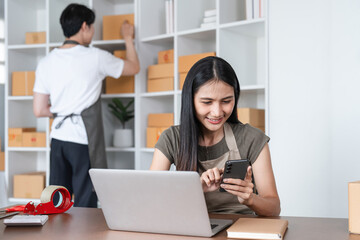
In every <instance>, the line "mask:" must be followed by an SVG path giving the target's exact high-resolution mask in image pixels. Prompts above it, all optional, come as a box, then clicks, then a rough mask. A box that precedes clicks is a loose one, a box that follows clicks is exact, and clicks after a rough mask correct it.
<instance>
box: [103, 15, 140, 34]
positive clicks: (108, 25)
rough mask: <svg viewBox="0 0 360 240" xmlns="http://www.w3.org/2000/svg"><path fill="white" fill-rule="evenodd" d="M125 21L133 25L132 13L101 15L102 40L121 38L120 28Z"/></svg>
mask: <svg viewBox="0 0 360 240" xmlns="http://www.w3.org/2000/svg"><path fill="white" fill-rule="evenodd" d="M125 21H128V22H129V23H130V24H131V25H134V14H123V15H108V16H103V40H115V39H123V36H122V35H121V30H120V29H121V26H122V24H123V23H124V22H125Z"/></svg>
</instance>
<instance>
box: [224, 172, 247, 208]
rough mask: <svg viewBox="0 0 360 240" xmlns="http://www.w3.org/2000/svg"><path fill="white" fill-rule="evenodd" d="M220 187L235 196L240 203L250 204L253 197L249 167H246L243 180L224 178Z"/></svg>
mask: <svg viewBox="0 0 360 240" xmlns="http://www.w3.org/2000/svg"><path fill="white" fill-rule="evenodd" d="M220 187H222V188H224V189H225V190H226V191H227V192H229V193H231V194H233V195H235V196H237V198H238V200H239V202H240V203H241V204H245V205H251V204H252V201H253V198H254V194H253V188H254V184H253V183H252V170H251V167H250V166H249V167H248V169H247V172H246V176H245V179H244V180H241V179H235V178H226V179H224V184H221V186H220Z"/></svg>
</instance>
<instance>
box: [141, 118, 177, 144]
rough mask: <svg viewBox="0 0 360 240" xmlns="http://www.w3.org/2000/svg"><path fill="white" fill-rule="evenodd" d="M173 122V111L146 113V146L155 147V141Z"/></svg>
mask: <svg viewBox="0 0 360 240" xmlns="http://www.w3.org/2000/svg"><path fill="white" fill-rule="evenodd" d="M173 124H174V114H173V113H152V114H149V115H148V127H147V129H146V147H148V148H153V147H155V144H156V142H157V141H158V140H159V137H160V135H161V133H162V132H163V131H165V130H166V129H168V128H169V127H170V126H172V125H173Z"/></svg>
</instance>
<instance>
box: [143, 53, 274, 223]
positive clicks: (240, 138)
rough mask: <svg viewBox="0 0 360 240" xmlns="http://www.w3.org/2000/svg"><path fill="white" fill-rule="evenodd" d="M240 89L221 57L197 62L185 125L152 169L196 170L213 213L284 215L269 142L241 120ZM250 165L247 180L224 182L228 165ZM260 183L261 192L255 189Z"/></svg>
mask: <svg viewBox="0 0 360 240" xmlns="http://www.w3.org/2000/svg"><path fill="white" fill-rule="evenodd" d="M239 96H240V86H239V82H238V79H237V77H236V74H235V72H234V70H233V68H232V67H231V66H230V64H229V63H228V62H226V61H225V60H224V59H222V58H219V57H206V58H203V59H201V60H200V61H198V62H197V63H195V65H194V66H193V67H192V68H191V69H190V71H189V73H188V75H187V76H186V79H185V83H184V87H183V92H182V102H181V119H180V126H173V127H170V128H169V129H167V130H166V131H164V132H163V134H162V135H161V136H160V138H159V141H158V142H157V144H156V146H155V152H154V157H153V162H152V164H151V167H150V169H151V170H169V168H170V166H171V164H175V165H176V169H177V170H180V171H197V172H199V174H201V177H200V181H201V183H202V187H203V191H204V193H205V199H206V203H207V207H208V211H209V212H221V213H242V214H244V213H250V214H252V213H256V214H258V215H265V216H276V215H279V214H280V200H279V196H278V194H277V190H276V184H275V179H274V174H273V171H272V167H271V160H270V152H269V148H268V145H267V142H268V141H269V137H267V136H266V135H265V134H264V133H263V132H262V131H260V130H259V129H256V128H254V127H252V126H250V125H248V124H242V123H241V122H239V120H238V118H237V107H236V105H237V102H238V99H239ZM236 159H246V160H248V161H249V163H250V165H251V166H250V167H249V168H248V169H247V172H246V176H245V179H243V180H241V179H233V178H228V179H224V183H222V184H221V188H223V189H225V191H226V192H220V191H219V188H220V182H221V178H222V175H223V172H224V165H225V162H226V161H227V160H236ZM255 183H256V187H255Z"/></svg>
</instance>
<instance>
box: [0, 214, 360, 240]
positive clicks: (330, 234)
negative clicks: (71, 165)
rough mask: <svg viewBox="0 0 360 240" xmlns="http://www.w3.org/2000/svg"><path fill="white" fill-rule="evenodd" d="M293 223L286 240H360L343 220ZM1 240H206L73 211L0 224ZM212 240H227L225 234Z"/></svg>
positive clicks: (301, 219)
mask: <svg viewBox="0 0 360 240" xmlns="http://www.w3.org/2000/svg"><path fill="white" fill-rule="evenodd" d="M211 217H214V218H227V219H233V220H236V219H237V218H239V217H242V216H241V215H211ZM280 218H282V219H287V220H288V221H289V228H288V230H287V232H286V234H285V240H296V239H299V240H300V239H301V240H304V239H307V240H310V239H326V240H332V239H334V240H335V239H336V240H338V239H342V240H344V239H351V240H354V239H356V240H360V235H354V234H349V233H348V231H347V229H348V220H347V219H343V218H304V217H280ZM0 221H1V222H0V239H4V240H8V239H21V240H26V239H35V240H41V239H107V240H111V239H117V240H118V239H126V240H133V239H142V240H148V239H149V240H150V239H151V240H173V239H174V240H175V239H189V240H195V239H198V240H204V239H207V238H203V237H186V236H176V235H164V234H151V233H137V232H122V231H112V230H109V228H108V227H107V225H106V222H105V219H104V215H103V213H102V211H101V209H94V208H75V207H73V208H71V209H70V210H69V211H68V212H66V213H63V214H55V215H49V220H48V221H47V223H46V224H45V225H44V226H42V227H6V226H5V225H4V224H3V219H1V220H0ZM211 239H227V237H226V231H225V230H224V231H222V232H220V233H218V234H217V235H215V236H214V237H213V238H211Z"/></svg>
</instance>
